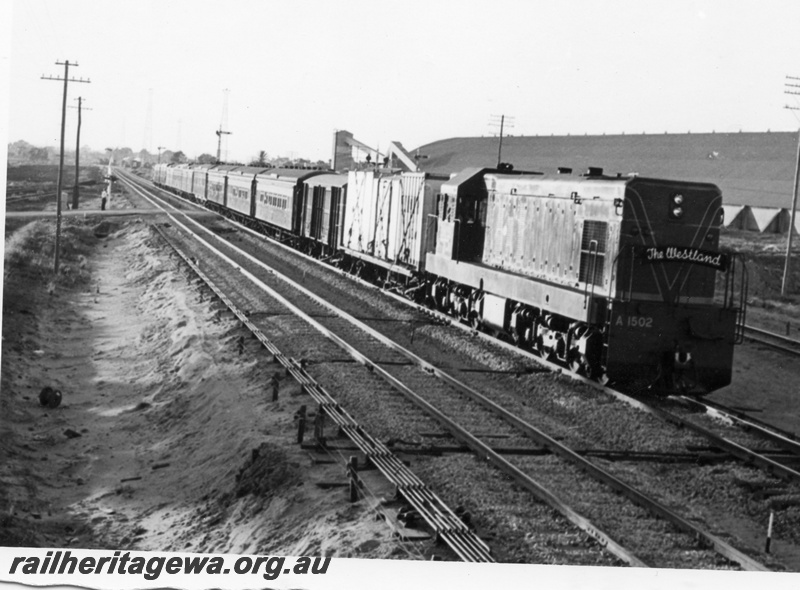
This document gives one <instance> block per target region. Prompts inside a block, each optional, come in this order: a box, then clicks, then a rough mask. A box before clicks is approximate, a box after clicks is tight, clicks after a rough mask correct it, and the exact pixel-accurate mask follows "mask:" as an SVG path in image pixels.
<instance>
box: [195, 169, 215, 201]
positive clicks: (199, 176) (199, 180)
mask: <svg viewBox="0 0 800 590" xmlns="http://www.w3.org/2000/svg"><path fill="white" fill-rule="evenodd" d="M213 167H214V165H213V164H199V165H196V166H194V177H193V178H192V191H191V192H192V197H193V198H194V200H195V201H197V202H198V203H201V204H203V205H205V204H206V201H207V200H208V171H209V170H210V169H211V168H213Z"/></svg>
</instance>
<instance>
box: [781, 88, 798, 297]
mask: <svg viewBox="0 0 800 590" xmlns="http://www.w3.org/2000/svg"><path fill="white" fill-rule="evenodd" d="M786 79H787V80H794V81H800V78H796V77H794V76H786ZM790 88H800V84H792V83H791V82H786V90H785V91H784V93H785V94H795V95H800V92H798V91H796V90H790ZM785 108H787V109H789V110H792V111H800V108H798V107H792V106H789V105H786V107H785ZM798 184H800V130H798V132H797V161H796V162H795V166H794V189H793V191H792V213H791V215H790V216H789V237H788V238H787V240H786V260H785V261H784V265H783V283H782V284H781V295H787V294H788V293H789V291H791V290H792V237H793V236H794V220H795V215H796V213H797V189H798Z"/></svg>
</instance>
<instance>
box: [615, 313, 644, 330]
mask: <svg viewBox="0 0 800 590" xmlns="http://www.w3.org/2000/svg"><path fill="white" fill-rule="evenodd" d="M615 325H617V326H625V327H628V328H652V327H653V318H651V317H649V316H644V315H629V316H627V317H623V316H617V321H616V322H615Z"/></svg>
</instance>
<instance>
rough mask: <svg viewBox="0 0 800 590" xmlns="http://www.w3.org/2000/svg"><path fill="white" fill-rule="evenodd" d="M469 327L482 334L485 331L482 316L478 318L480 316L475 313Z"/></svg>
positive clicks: (472, 314)
mask: <svg viewBox="0 0 800 590" xmlns="http://www.w3.org/2000/svg"><path fill="white" fill-rule="evenodd" d="M469 325H470V326H471V327H472V329H473V330H476V331H477V332H481V331H482V330H483V322H482V321H481V318H480V316H478V314H477V313H475V312H472V313H471V314H470V317H469Z"/></svg>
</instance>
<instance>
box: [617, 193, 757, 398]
mask: <svg viewBox="0 0 800 590" xmlns="http://www.w3.org/2000/svg"><path fill="white" fill-rule="evenodd" d="M622 209H623V211H622V224H621V228H622V231H621V233H620V240H619V246H618V255H617V263H616V269H615V270H616V273H615V288H616V290H615V300H614V304H613V306H612V308H611V309H610V312H609V320H608V330H609V342H610V343H612V344H613V346H609V348H608V365H609V366H616V367H626V369H625V370H622V369H619V370H617V371H616V375H615V377H616V378H617V379H618V380H620V381H630V382H634V381H637V380H638V381H639V382H640V383H647V384H648V385H647V386H648V387H649V388H650V389H652V390H654V391H657V392H671V391H685V392H689V393H695V394H704V393H707V392H709V391H713V390H715V389H719V388H720V387H724V386H725V385H728V384H729V383H730V376H731V367H732V363H733V347H734V344H736V343H738V342H740V341H741V337H742V330H743V326H744V317H745V311H746V289H747V277H746V271H745V268H744V264H743V261H742V260H741V259H740V258H739V257H737V256H735V255H732V254H727V253H724V252H721V251H720V249H719V233H720V227H721V225H722V215H723V214H722V196H721V194H720V192H719V189H718V188H717V187H716V186H714V185H712V184H707V183H689V182H670V181H664V180H655V179H647V178H641V179H639V178H636V179H633V180H631V181H630V182H629V183H628V184H627V187H626V193H625V199H624V204H623V207H622ZM641 342H646V343H648V345H647V346H641V344H640V343H641ZM634 343H637V344H634Z"/></svg>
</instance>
